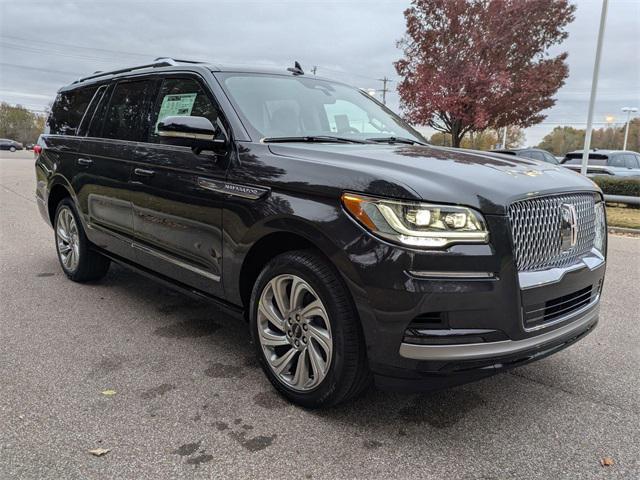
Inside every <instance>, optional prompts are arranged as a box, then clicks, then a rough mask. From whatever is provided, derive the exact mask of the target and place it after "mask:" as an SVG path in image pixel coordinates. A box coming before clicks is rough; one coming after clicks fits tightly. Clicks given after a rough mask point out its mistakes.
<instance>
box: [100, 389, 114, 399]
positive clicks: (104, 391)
mask: <svg viewBox="0 0 640 480" xmlns="http://www.w3.org/2000/svg"><path fill="white" fill-rule="evenodd" d="M116 393H118V392H116V391H115V390H111V389H109V390H103V391H102V394H103V395H105V396H107V397H112V396H113V395H115V394H116Z"/></svg>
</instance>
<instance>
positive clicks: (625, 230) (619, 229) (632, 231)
mask: <svg viewBox="0 0 640 480" xmlns="http://www.w3.org/2000/svg"><path fill="white" fill-rule="evenodd" d="M608 230H609V233H626V234H631V235H637V236H640V228H625V227H608Z"/></svg>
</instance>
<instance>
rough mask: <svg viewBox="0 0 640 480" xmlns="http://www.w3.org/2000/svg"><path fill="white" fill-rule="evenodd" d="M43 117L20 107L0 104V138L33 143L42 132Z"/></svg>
mask: <svg viewBox="0 0 640 480" xmlns="http://www.w3.org/2000/svg"><path fill="white" fill-rule="evenodd" d="M44 124H45V116H44V115H38V114H35V113H33V112H31V111H29V110H27V109H26V108H24V107H21V106H20V105H16V106H15V107H14V106H11V105H9V104H8V103H5V102H2V103H0V137H2V138H10V139H12V140H16V141H18V142H20V143H35V142H36V141H37V140H38V135H40V134H41V133H42V132H43V130H44Z"/></svg>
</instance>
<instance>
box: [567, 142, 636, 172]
mask: <svg viewBox="0 0 640 480" xmlns="http://www.w3.org/2000/svg"><path fill="white" fill-rule="evenodd" d="M581 165H582V150H576V151H575V152H569V153H567V155H566V156H565V157H564V159H563V160H562V166H563V167H566V168H569V169H571V170H574V171H576V172H579V171H580V166H581ZM587 175H589V176H592V175H615V176H619V177H634V176H640V154H639V153H636V152H632V151H629V150H596V149H594V150H592V151H590V152H589V162H588V164H587Z"/></svg>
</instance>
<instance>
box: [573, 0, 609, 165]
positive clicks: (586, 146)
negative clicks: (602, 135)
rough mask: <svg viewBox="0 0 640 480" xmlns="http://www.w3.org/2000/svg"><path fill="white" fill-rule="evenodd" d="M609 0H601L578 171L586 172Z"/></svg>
mask: <svg viewBox="0 0 640 480" xmlns="http://www.w3.org/2000/svg"><path fill="white" fill-rule="evenodd" d="M608 6H609V0H602V12H601V13H600V29H599V30H598V46H597V47H596V60H595V64H594V65H593V78H592V79H591V98H590V99H589V113H588V115H587V131H586V133H585V136H584V149H583V150H582V166H581V167H580V173H581V174H582V175H586V174H587V162H588V161H589V149H590V148H591V131H592V130H593V109H594V107H595V103H596V92H597V90H598V74H599V73H600V56H601V54H602V40H603V39H604V27H605V24H606V23H607V7H608Z"/></svg>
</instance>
